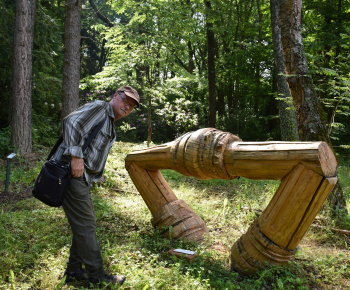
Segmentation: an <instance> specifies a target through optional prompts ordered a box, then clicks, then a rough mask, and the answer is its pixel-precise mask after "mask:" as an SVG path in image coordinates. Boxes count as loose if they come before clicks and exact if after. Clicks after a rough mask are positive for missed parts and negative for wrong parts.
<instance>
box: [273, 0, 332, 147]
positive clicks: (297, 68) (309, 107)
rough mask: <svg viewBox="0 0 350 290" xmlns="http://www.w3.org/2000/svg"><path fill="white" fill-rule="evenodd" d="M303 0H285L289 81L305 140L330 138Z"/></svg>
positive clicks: (282, 23)
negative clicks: (309, 53) (310, 60)
mask: <svg viewBox="0 0 350 290" xmlns="http://www.w3.org/2000/svg"><path fill="white" fill-rule="evenodd" d="M301 10H302V0H284V1H281V10H280V18H279V19H280V21H279V24H280V28H281V40H282V47H283V55H284V60H285V69H286V72H287V75H288V77H287V81H288V85H289V89H290V92H291V95H292V98H293V102H294V106H295V108H296V110H297V117H298V127H299V134H300V139H301V140H302V141H326V142H327V143H328V144H330V139H329V138H328V136H327V130H326V126H325V124H326V123H325V122H326V118H325V113H324V111H323V109H322V107H321V102H320V100H319V98H318V96H317V94H316V92H315V89H314V87H313V84H312V79H311V76H310V74H309V70H308V65H307V60H306V57H305V51H304V44H303V39H302V35H301Z"/></svg>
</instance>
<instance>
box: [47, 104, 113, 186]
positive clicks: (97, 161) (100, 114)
mask: <svg viewBox="0 0 350 290" xmlns="http://www.w3.org/2000/svg"><path fill="white" fill-rule="evenodd" d="M107 116H108V118H107V120H106V121H105V123H104V125H103V126H102V128H101V130H100V131H99V132H98V133H97V135H96V137H95V138H94V140H92V141H91V143H90V145H89V146H88V147H87V148H86V150H85V152H84V153H83V152H82V146H83V144H84V141H85V140H86V139H87V138H88V136H89V134H90V133H91V132H92V131H93V130H94V128H95V127H96V126H97V125H98V124H99V123H100V122H101V121H103V120H105V119H106V117H107ZM62 136H63V142H62V143H61V145H60V146H59V147H58V149H57V150H56V152H55V154H54V155H53V157H52V158H53V159H55V160H60V161H61V162H64V163H68V162H70V156H75V157H78V158H83V159H84V167H85V170H84V175H85V178H86V181H87V182H88V183H89V184H90V182H92V181H97V180H99V179H100V178H101V177H102V174H103V170H104V168H105V165H106V161H107V157H108V153H109V150H110V149H111V147H112V145H113V143H114V141H115V137H116V136H115V131H114V113H113V109H112V107H111V105H110V104H109V103H106V102H103V101H93V102H90V103H87V104H85V105H83V106H81V107H80V108H78V109H77V110H75V111H74V112H72V113H70V114H69V115H68V116H67V117H65V118H64V119H63V122H62Z"/></svg>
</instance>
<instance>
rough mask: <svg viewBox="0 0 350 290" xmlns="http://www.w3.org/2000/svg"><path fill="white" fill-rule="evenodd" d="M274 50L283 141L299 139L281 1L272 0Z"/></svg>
mask: <svg viewBox="0 0 350 290" xmlns="http://www.w3.org/2000/svg"><path fill="white" fill-rule="evenodd" d="M270 10H271V25H272V39H273V52H274V56H275V67H276V81H277V94H278V97H277V100H278V106H279V113H280V127H281V137H282V140H283V141H299V133H298V122H297V114H296V111H295V108H294V106H293V100H292V96H291V93H290V91H289V87H288V83H287V78H286V69H285V64H284V57H283V49H282V43H281V31H280V27H279V21H278V20H279V12H280V1H279V0H271V1H270Z"/></svg>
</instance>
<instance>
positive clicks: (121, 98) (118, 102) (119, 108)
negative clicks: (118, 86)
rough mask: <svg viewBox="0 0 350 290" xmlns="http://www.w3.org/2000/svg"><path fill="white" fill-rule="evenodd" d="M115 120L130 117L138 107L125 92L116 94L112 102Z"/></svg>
mask: <svg viewBox="0 0 350 290" xmlns="http://www.w3.org/2000/svg"><path fill="white" fill-rule="evenodd" d="M110 104H111V106H112V108H113V112H114V117H115V120H118V119H120V118H123V117H126V116H128V115H129V114H130V113H131V112H132V110H133V109H134V107H135V106H136V104H137V103H136V101H135V100H134V99H132V98H130V97H128V96H127V95H125V93H124V92H116V93H115V94H114V96H113V98H112V100H111V102H110Z"/></svg>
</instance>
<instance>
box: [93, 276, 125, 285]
mask: <svg viewBox="0 0 350 290" xmlns="http://www.w3.org/2000/svg"><path fill="white" fill-rule="evenodd" d="M124 281H125V277H124V276H122V275H120V276H117V275H107V274H106V275H105V276H104V277H103V278H100V279H95V278H89V286H93V287H97V286H98V285H101V286H102V285H106V284H119V285H123V283H124Z"/></svg>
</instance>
